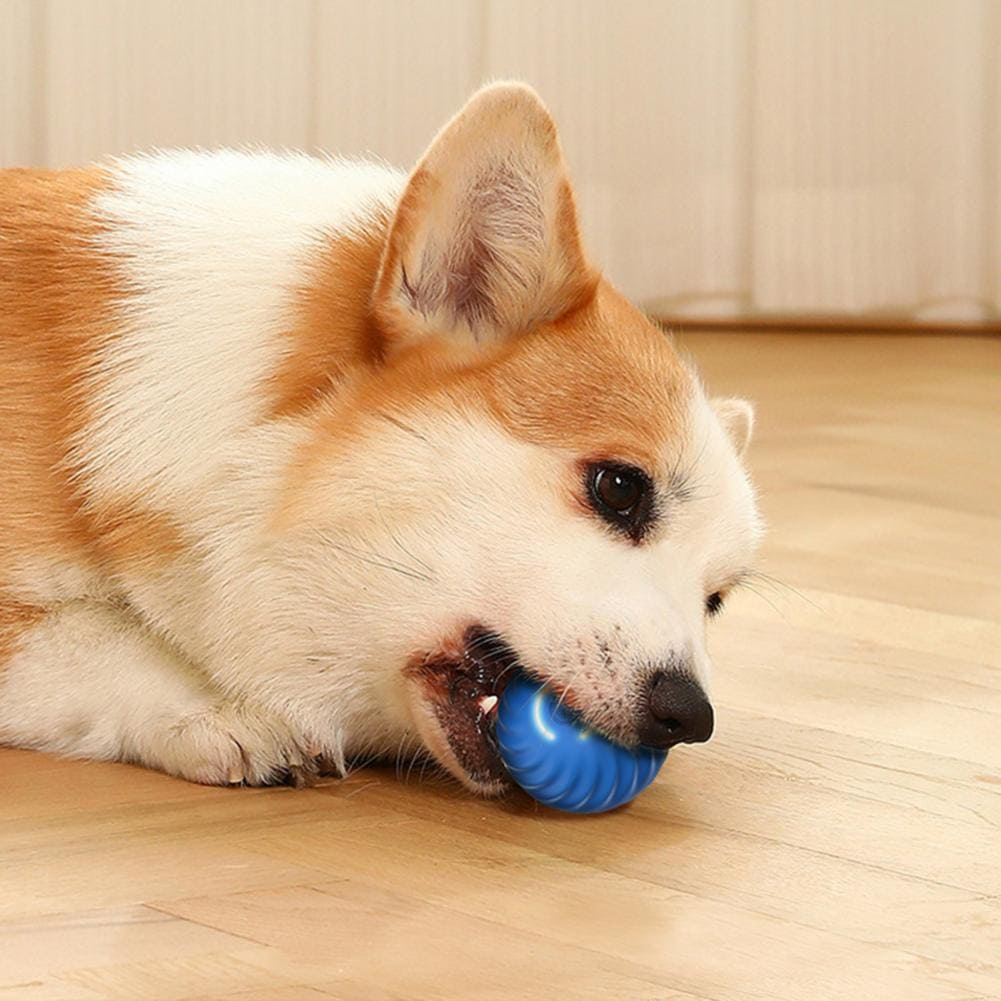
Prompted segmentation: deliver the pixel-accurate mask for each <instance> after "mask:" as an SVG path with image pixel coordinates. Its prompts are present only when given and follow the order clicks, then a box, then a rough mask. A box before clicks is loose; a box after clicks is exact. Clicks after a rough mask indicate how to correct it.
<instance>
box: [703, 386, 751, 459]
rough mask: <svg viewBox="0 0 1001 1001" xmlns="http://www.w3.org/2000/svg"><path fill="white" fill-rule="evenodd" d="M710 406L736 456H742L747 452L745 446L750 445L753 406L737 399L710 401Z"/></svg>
mask: <svg viewBox="0 0 1001 1001" xmlns="http://www.w3.org/2000/svg"><path fill="white" fill-rule="evenodd" d="M712 405H713V410H715V411H716V416H717V417H718V418H719V422H720V424H722V425H723V430H724V431H726V433H727V435H728V436H729V438H730V441H732V442H733V447H734V449H736V452H737V455H740V456H742V455H743V454H744V453H745V452H746V451H747V446H748V445H750V444H751V436H752V435H753V433H754V407H753V405H752V404H751V403H749V402H748V401H747V400H741V399H739V398H737V397H733V398H731V399H728V400H722V399H716V400H713V401H712Z"/></svg>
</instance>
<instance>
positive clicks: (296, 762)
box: [142, 704, 319, 787]
mask: <svg viewBox="0 0 1001 1001" xmlns="http://www.w3.org/2000/svg"><path fill="white" fill-rule="evenodd" d="M150 745H151V746H150V747H149V753H148V755H144V758H145V759H146V760H144V761H143V762H142V763H143V764H146V765H149V766H152V767H154V768H159V769H161V770H162V771H165V772H167V773H168V774H170V775H176V776H178V777H179V778H184V779H188V780H189V781H191V782H198V783H200V784H202V785H247V786H268V785H286V784H287V785H294V786H296V787H303V786H308V785H311V784H312V783H313V782H314V781H315V780H316V777H317V775H318V774H319V768H318V764H317V762H316V761H315V760H314V758H313V757H312V756H311V755H309V754H308V753H307V752H306V749H305V748H304V747H303V746H302V744H301V742H300V741H299V740H297V739H296V738H295V736H294V735H293V733H292V731H291V730H290V728H289V727H288V726H286V725H285V723H284V722H282V721H281V720H279V719H277V718H275V717H273V716H270V715H268V714H266V713H263V712H261V711H259V710H256V709H248V708H246V707H245V706H239V705H234V704H224V705H222V706H219V707H217V708H214V709H208V710H202V711H199V712H197V713H192V714H191V715H189V716H186V717H184V718H182V719H181V720H179V721H177V722H175V723H173V724H172V725H171V726H169V727H168V728H167V729H166V730H165V731H164V732H163V733H162V734H161V735H159V736H158V737H157V738H155V739H154V740H153V741H151V742H150Z"/></svg>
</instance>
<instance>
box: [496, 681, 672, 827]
mask: <svg viewBox="0 0 1001 1001" xmlns="http://www.w3.org/2000/svg"><path fill="white" fill-rule="evenodd" d="M496 733H497V742H498V746H499V749H500V756H501V760H502V761H503V762H504V765H505V767H506V768H507V770H508V771H509V772H510V773H511V777H512V778H513V779H514V781H515V782H517V783H518V785H519V786H521V788H522V789H524V790H525V792H527V793H528V794H529V795H530V796H531V797H532V798H533V799H537V800H538V801H539V802H540V803H544V804H545V805H546V806H552V807H555V808H556V809H557V810H565V811H567V812H569V813H602V812H604V811H606V810H614V809H615V808H616V807H617V806H621V805H622V804H623V803H628V802H629V801H630V800H631V799H633V798H635V797H636V796H637V795H639V793H641V792H642V791H643V790H644V789H645V788H646V787H647V786H648V785H649V784H650V783H651V782H652V781H653V779H654V777H655V776H656V774H657V772H659V771H660V766H661V765H662V764H663V763H664V759H665V758H666V757H667V752H666V751H657V750H654V749H653V748H650V747H637V748H628V747H623V746H622V745H621V744H616V743H613V742H612V741H610V740H608V739H607V738H606V737H603V736H602V735H601V734H599V733H598V732H597V731H595V730H592V729H591V728H590V727H588V726H587V725H586V724H584V723H582V722H581V721H580V720H579V719H578V718H577V717H576V716H575V715H574V714H573V713H572V712H571V711H569V710H568V709H567V708H566V706H563V705H561V704H560V702H559V701H558V700H557V698H556V696H555V695H554V693H553V692H552V691H551V690H550V689H549V688H547V687H546V686H545V685H543V684H540V683H538V682H536V681H533V680H532V679H530V678H527V677H525V676H524V675H518V676H517V677H515V678H513V679H512V680H511V681H510V682H509V683H508V685H507V687H506V688H505V689H504V692H503V694H502V695H501V699H500V704H499V705H498V707H497V731H496Z"/></svg>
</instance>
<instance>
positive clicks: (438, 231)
mask: <svg viewBox="0 0 1001 1001" xmlns="http://www.w3.org/2000/svg"><path fill="white" fill-rule="evenodd" d="M596 283H597V275H596V273H595V272H594V271H593V270H592V269H591V268H590V267H589V266H588V264H587V262H586V261H585V259H584V252H583V249H582V247H581V242H580V234H579V227H578V222H577V211H576V207H575V205H574V198H573V192H572V190H571V187H570V182H569V179H568V177H567V171H566V165H565V163H564V161H563V154H562V152H561V150H560V145H559V140H558V138H557V134H556V126H555V124H554V123H553V120H552V118H551V117H550V115H549V112H548V111H547V110H546V108H545V106H544V105H543V104H542V101H541V100H540V99H539V97H538V95H537V94H536V93H535V91H533V90H532V89H531V88H530V87H527V86H524V85H523V84H516V83H498V84H493V85H491V86H488V87H485V88H484V89H482V90H480V91H479V92H478V93H477V94H475V95H474V96H473V97H472V98H471V99H470V100H469V102H468V103H467V104H466V106H465V107H464V108H463V109H462V110H461V111H460V112H459V113H458V114H457V115H456V116H455V118H453V119H452V120H451V121H450V122H449V123H448V124H447V125H446V126H445V127H444V129H442V131H441V132H440V133H439V134H438V136H437V137H436V138H435V140H434V141H433V142H432V143H431V146H430V147H429V148H428V150H427V152H426V153H425V154H424V156H423V157H422V158H421V160H420V162H419V163H418V164H417V167H416V168H415V170H414V172H413V174H412V175H411V176H410V180H409V181H408V183H407V186H406V189H405V190H404V193H403V196H402V198H401V200H400V203H399V206H398V208H397V211H396V215H395V218H394V220H393V223H392V226H391V228H390V232H389V237H388V241H387V244H386V248H385V250H384V252H383V258H382V263H381V267H380V272H379V277H378V279H377V281H376V285H375V292H374V299H373V308H374V312H375V316H376V319H377V321H378V323H379V326H380V328H381V330H382V332H383V333H384V335H385V336H386V338H387V339H388V340H389V342H390V344H389V345H388V346H390V347H391V346H392V344H393V343H397V344H398V343H406V342H408V341H411V340H413V339H414V338H415V337H419V336H422V335H427V334H432V333H435V334H445V335H447V336H451V337H453V338H455V337H457V338H459V339H471V340H473V341H478V342H486V341H490V340H493V339H496V338H499V337H504V336H507V335H510V334H513V333H517V332H519V331H522V330H526V329H528V328H530V327H532V326H534V325H535V324H538V323H541V322H543V321H546V320H553V319H556V318H557V317H559V316H561V315H563V314H564V313H566V312H568V311H569V310H571V309H573V308H574V307H576V306H578V305H582V304H583V303H584V302H586V301H587V300H588V299H589V298H590V296H591V295H592V294H593V292H594V287H595V285H596Z"/></svg>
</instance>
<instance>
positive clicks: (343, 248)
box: [265, 215, 390, 418]
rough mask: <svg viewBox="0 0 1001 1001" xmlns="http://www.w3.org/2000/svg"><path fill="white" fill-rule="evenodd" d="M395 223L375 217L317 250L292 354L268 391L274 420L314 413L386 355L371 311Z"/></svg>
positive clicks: (300, 299)
mask: <svg viewBox="0 0 1001 1001" xmlns="http://www.w3.org/2000/svg"><path fill="white" fill-rule="evenodd" d="M389 223H390V219H389V216H388V215H382V216H376V217H372V218H370V219H367V220H366V223H365V227H364V228H363V229H359V230H357V231H352V232H349V233H338V234H336V235H333V236H330V237H329V238H327V240H326V241H325V242H324V244H323V247H322V248H321V249H320V250H318V251H317V252H316V255H315V260H314V263H313V267H312V273H311V274H310V276H309V279H310V280H309V281H308V282H307V283H306V284H305V285H304V286H303V287H302V288H300V289H298V290H297V293H296V305H297V310H296V316H295V323H294V324H293V325H292V326H291V327H290V328H289V330H288V331H287V333H286V337H287V340H288V354H287V356H286V358H285V360H284V362H283V363H282V365H281V366H280V367H279V368H278V370H277V371H276V372H274V374H273V375H272V377H271V378H270V379H269V380H268V385H267V387H266V389H265V392H266V393H267V395H268V398H269V399H270V401H271V405H270V407H269V408H268V416H269V417H272V418H275V417H288V416H291V415H294V414H301V413H302V412H303V411H305V410H308V409H309V407H310V406H311V405H312V404H314V403H316V402H317V400H319V399H320V398H321V397H322V396H323V394H324V393H325V392H327V391H329V390H330V388H331V387H332V386H334V385H336V384H337V383H339V382H340V381H342V380H343V379H344V378H345V377H346V376H347V375H348V374H349V373H350V372H351V371H352V370H354V369H355V368H357V367H358V366H359V365H365V364H367V363H368V362H369V361H371V360H372V359H373V358H374V357H375V356H377V355H378V354H379V353H380V351H381V345H380V337H379V333H378V331H377V329H376V327H375V324H374V323H373V322H372V319H371V316H370V312H369V307H370V303H371V298H372V288H373V285H374V283H375V277H376V270H377V268H378V265H379V258H380V256H381V255H382V252H383V247H384V245H385V242H386V232H387V230H388V228H389Z"/></svg>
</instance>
